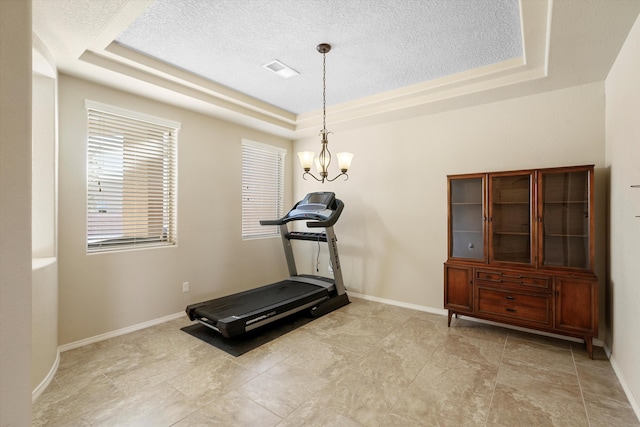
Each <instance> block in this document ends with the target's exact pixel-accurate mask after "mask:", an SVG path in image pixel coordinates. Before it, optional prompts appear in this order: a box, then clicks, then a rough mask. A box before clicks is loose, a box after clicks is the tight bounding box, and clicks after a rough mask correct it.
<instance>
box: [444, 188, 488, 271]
mask: <svg viewBox="0 0 640 427" xmlns="http://www.w3.org/2000/svg"><path fill="white" fill-rule="evenodd" d="M484 219H485V214H484V175H478V176H473V177H469V176H466V177H465V178H451V177H450V179H449V230H450V235H449V257H450V258H465V259H469V260H485V259H486V257H485V244H484V235H485V233H484Z"/></svg>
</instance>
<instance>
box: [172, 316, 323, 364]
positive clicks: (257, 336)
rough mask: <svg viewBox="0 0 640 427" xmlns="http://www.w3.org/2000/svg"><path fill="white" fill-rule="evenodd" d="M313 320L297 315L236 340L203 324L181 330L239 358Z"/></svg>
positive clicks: (309, 317)
mask: <svg viewBox="0 0 640 427" xmlns="http://www.w3.org/2000/svg"><path fill="white" fill-rule="evenodd" d="M313 319H314V318H313V317H311V316H310V315H309V314H307V313H306V312H303V313H297V314H294V315H292V316H289V317H287V318H284V319H280V320H278V321H275V322H273V323H270V324H268V325H265V326H263V327H261V328H258V329H256V330H254V331H250V332H247V333H246V334H243V335H240V336H238V337H234V338H225V337H223V336H222V334H220V333H218V332H216V331H214V330H212V329H211V328H208V327H206V326H204V325H203V324H201V323H195V324H193V325H189V326H185V327H184V328H181V330H182V331H184V332H186V333H188V334H189V335H192V336H194V337H196V338H198V339H200V340H202V341H204V342H206V343H207V344H211V345H212V346H214V347H216V348H219V349H220V350H222V351H225V352H227V353H229V354H230V355H232V356H236V357H238V356H240V355H242V354H244V353H246V352H248V351H251V350H253V349H255V348H258V347H260V346H261V345H263V344H266V343H268V342H269V341H272V340H274V339H276V338H278V337H281V336H283V335H285V334H286V333H288V332H291V331H293V330H295V329H298V328H299V327H300V326H303V325H306V324H307V323H309V322H311V321H312V320H313Z"/></svg>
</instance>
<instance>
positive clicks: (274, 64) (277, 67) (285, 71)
mask: <svg viewBox="0 0 640 427" xmlns="http://www.w3.org/2000/svg"><path fill="white" fill-rule="evenodd" d="M263 67H264V68H266V69H267V70H269V71H272V72H274V73H276V74H277V75H278V76H280V77H282V78H283V79H285V80H286V79H288V78H289V77H293V76H297V75H298V74H300V73H299V72H297V71H296V70H294V69H293V68H290V67H288V66H286V65H284V64H283V63H282V62H280V61H278V60H273V61H271V62H269V63H268V64H264V65H263Z"/></svg>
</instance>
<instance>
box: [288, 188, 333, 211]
mask: <svg viewBox="0 0 640 427" xmlns="http://www.w3.org/2000/svg"><path fill="white" fill-rule="evenodd" d="M335 198H336V195H335V193H332V192H330V191H322V192H316V193H309V194H307V195H306V196H304V199H302V200H301V201H300V203H298V206H296V209H299V210H301V211H322V210H325V209H327V208H329V207H330V206H331V204H332V203H333V200H334V199H335Z"/></svg>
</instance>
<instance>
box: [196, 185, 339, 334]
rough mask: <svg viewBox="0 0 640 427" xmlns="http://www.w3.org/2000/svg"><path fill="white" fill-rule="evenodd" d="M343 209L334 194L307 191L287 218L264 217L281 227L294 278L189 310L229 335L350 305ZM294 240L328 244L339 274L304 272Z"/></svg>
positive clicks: (332, 263) (204, 322)
mask: <svg viewBox="0 0 640 427" xmlns="http://www.w3.org/2000/svg"><path fill="white" fill-rule="evenodd" d="M343 208H344V204H343V203H342V201H341V200H339V199H336V197H335V194H334V193H332V192H315V193H309V194H307V195H306V196H305V198H304V199H303V200H301V201H300V202H298V203H296V205H295V206H294V207H293V208H292V209H291V210H290V211H289V212H288V213H287V214H286V215H285V216H284V217H282V218H280V219H275V220H261V221H260V224H261V225H277V226H279V230H280V236H281V238H282V244H283V246H284V254H285V257H286V260H287V266H288V268H289V276H290V277H289V278H288V279H286V280H282V281H280V282H276V283H272V284H270V285H265V286H262V287H259V288H256V289H251V290H248V291H244V292H240V293H237V294H233V295H228V296H225V297H221V298H216V299H213V300H209V301H204V302H200V303H197V304H191V305H189V306H187V308H186V310H185V311H186V312H187V315H188V316H189V319H191V320H195V321H198V322H200V323H202V324H203V325H205V326H207V327H209V328H211V329H213V330H215V331H217V332H219V333H221V334H222V335H223V336H224V337H226V338H233V337H236V336H239V335H242V334H244V333H246V332H249V331H252V330H254V329H257V328H259V327H261V326H264V325H267V324H269V323H271V322H274V321H276V320H278V319H282V318H284V317H287V316H290V315H292V314H295V313H298V312H301V311H303V310H308V312H309V314H310V315H311V316H313V317H320V316H322V315H324V314H326V313H329V312H331V311H333V310H335V309H337V308H340V307H342V306H345V305H347V304H349V297H348V296H347V293H346V290H345V287H344V282H343V280H342V270H341V269H340V259H339V258H338V246H337V243H336V242H337V239H336V235H335V232H334V230H333V225H334V224H335V223H336V221H338V218H340V214H341V213H342V209H343ZM292 221H307V223H306V225H307V227H308V228H316V229H320V228H323V229H324V231H319V232H307V231H289V226H288V223H289V222H292ZM292 240H305V241H311V242H325V243H327V244H328V246H329V257H330V261H331V267H332V268H333V279H329V278H326V277H322V276H314V275H307V274H298V272H297V269H296V263H295V259H294V257H293V249H292V247H291V241H292Z"/></svg>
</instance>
